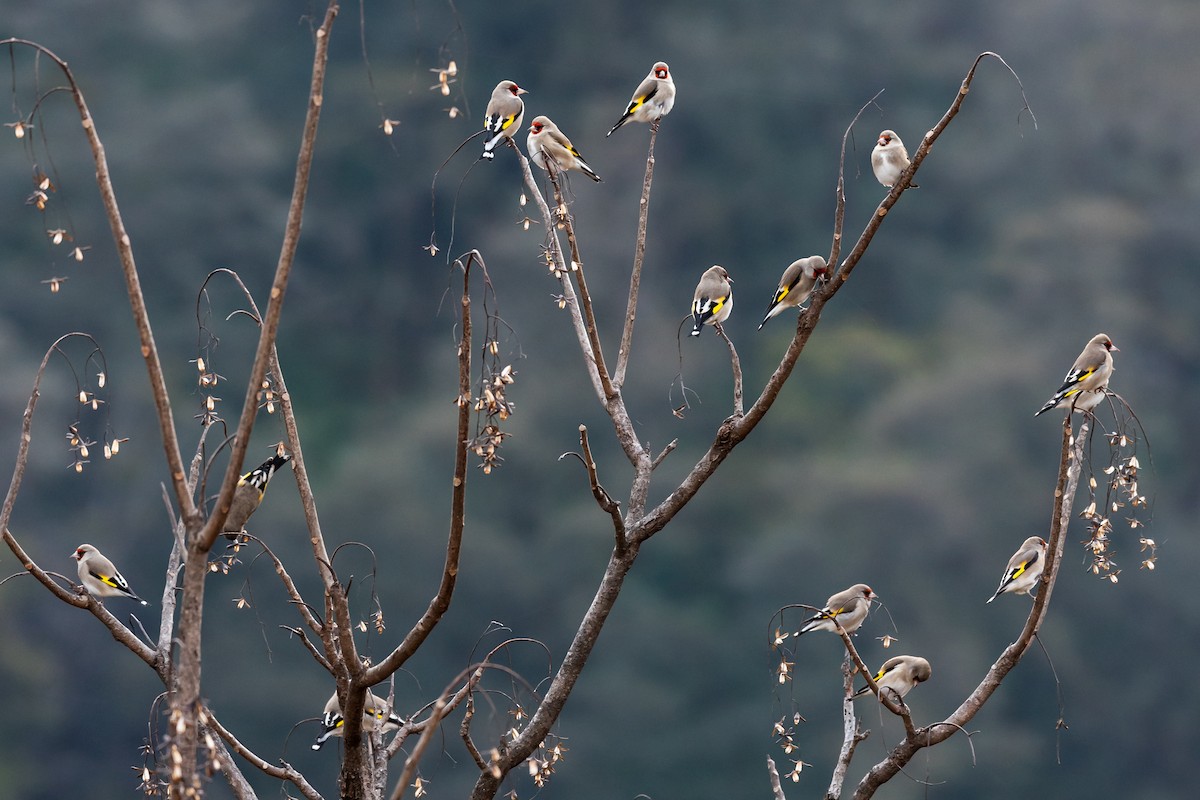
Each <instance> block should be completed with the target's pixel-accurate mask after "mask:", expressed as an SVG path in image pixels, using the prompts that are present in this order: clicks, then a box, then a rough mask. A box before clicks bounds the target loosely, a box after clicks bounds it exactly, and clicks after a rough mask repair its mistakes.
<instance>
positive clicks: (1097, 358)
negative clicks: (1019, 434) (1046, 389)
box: [1034, 333, 1120, 417]
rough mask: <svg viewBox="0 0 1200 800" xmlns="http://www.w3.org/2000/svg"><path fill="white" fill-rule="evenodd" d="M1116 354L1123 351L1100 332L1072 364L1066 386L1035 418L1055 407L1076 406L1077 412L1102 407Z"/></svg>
mask: <svg viewBox="0 0 1200 800" xmlns="http://www.w3.org/2000/svg"><path fill="white" fill-rule="evenodd" d="M1114 351H1115V352H1120V348H1118V347H1116V346H1115V345H1113V343H1112V339H1110V338H1108V334H1106V333H1097V334H1096V335H1095V336H1093V337H1092V340H1091V341H1090V342H1088V343H1087V347H1085V348H1083V352H1082V353H1080V354H1079V358H1077V359H1075V363H1074V364H1072V365H1071V369H1070V371H1069V372H1067V377H1065V378H1064V379H1063V385H1062V386H1061V387H1060V388H1059V390H1058V391H1057V392H1055V393H1054V396H1053V397H1051V398H1050V399H1049V400H1048V401H1046V405H1044V406H1042V408H1041V410H1040V411H1038V412H1037V413H1036V414H1034V416H1035V417H1039V416H1041V415H1042V414H1045V413H1046V412H1047V411H1049V410H1050V409H1052V408H1071V407H1072V405H1074V408H1075V410H1076V411H1091V410H1092V409H1093V408H1095V407H1096V406H1098V405H1100V401H1101V400H1103V399H1104V390H1105V389H1106V388H1108V379H1109V378H1111V377H1112V372H1113V357H1112V354H1113V352H1114Z"/></svg>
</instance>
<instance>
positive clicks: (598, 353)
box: [546, 157, 616, 405]
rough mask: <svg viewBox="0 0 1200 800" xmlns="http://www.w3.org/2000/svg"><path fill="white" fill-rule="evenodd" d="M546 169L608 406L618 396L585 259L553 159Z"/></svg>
mask: <svg viewBox="0 0 1200 800" xmlns="http://www.w3.org/2000/svg"><path fill="white" fill-rule="evenodd" d="M546 167H547V170H546V171H547V173H548V174H549V175H550V185H551V186H553V187H554V202H555V203H556V204H557V208H558V213H559V216H560V218H561V219H562V222H563V225H564V226H565V227H566V229H567V245H568V246H569V247H570V248H571V266H572V268H573V270H574V272H575V275H576V277H577V278H578V280H579V300H580V302H581V303H582V305H583V315H584V320H585V321H586V323H587V335H588V342H589V344H591V348H592V358H593V360H594V361H595V364H596V372H597V374H598V375H599V376H600V386H601V388H602V389H603V391H604V400H605V405H607V404H608V403H610V402H612V400H613V398H614V397H615V396H616V390H615V389H614V388H613V384H612V381H611V380H610V378H609V376H608V367H607V366H606V365H605V363H604V351H603V350H602V349H601V347H600V333H599V331H598V330H597V328H596V315H595V313H594V312H593V310H592V296H591V294H590V293H589V292H588V287H587V278H585V277H584V274H583V259H582V258H581V257H580V256H579V243H578V242H577V241H576V240H575V223H574V220H572V219H571V214H570V212H569V211H567V205H566V203H565V202H564V201H563V196H562V188H561V187H560V186H559V185H558V167H557V165H556V164H555V163H554V159H553V158H550V157H547V158H546Z"/></svg>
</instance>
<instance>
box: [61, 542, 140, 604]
mask: <svg viewBox="0 0 1200 800" xmlns="http://www.w3.org/2000/svg"><path fill="white" fill-rule="evenodd" d="M71 558H73V559H75V560H76V561H78V562H79V563H78V564H77V565H76V570H77V571H78V572H79V582H80V583H82V584H83V588H85V589H87V590H88V594H91V595H95V596H96V597H128V598H129V599H130V600H137V601H138V602H139V603H141V604H142V605H144V606H148V605H150V604H149V603H147V602H146V601H145V600H143V599H142V598H140V597H138V596H137V595H136V594H134V593H133V589H130V588H129V582H128V581H126V580H125V577H124V576H123V575H121V573H120V572H118V571H117V568H116V567H115V566H113V562H111V561H109V560H108V559H107V558H105V557H104V554H102V553H101V552H100V551H99V550H97V549H96V548H94V547H92V546H91V545H90V544H81V545H79V547H77V548H75V552H74V553H72V554H71Z"/></svg>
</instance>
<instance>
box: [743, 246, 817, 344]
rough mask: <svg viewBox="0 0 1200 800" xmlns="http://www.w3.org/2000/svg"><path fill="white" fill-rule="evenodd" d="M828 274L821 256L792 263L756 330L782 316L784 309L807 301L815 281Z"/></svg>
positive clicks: (815, 283) (781, 279) (780, 281)
mask: <svg viewBox="0 0 1200 800" xmlns="http://www.w3.org/2000/svg"><path fill="white" fill-rule="evenodd" d="M828 274H829V265H828V264H826V263H825V259H824V258H822V257H821V256H809V257H808V258H801V259H799V260H798V261H793V262H792V263H791V265H790V266H789V267H788V268H787V269H785V270H784V271H783V277H782V278H780V279H779V288H778V289H776V290H775V296H774V297H772V298H771V304H770V305H768V306H767V315H766V316H765V317H763V321H762V322H760V323H758V329H759V330H760V331H761V330H762V327H763V325H766V324H767V320H769V319H770V318H771V317H775V316H778V315H779V314H782V313H783V311H784V309H787V308H795V307H796V306H798V305H800V304H801V303H803V302H804V301H805V300H807V299H808V296H809V295H810V294H812V290H813V288H814V287H815V286H816V285H817V279H818V278H822V279H823V278H824V277H825V276H826V275H828Z"/></svg>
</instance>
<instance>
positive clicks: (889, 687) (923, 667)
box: [854, 656, 933, 700]
mask: <svg viewBox="0 0 1200 800" xmlns="http://www.w3.org/2000/svg"><path fill="white" fill-rule="evenodd" d="M932 674H933V669H932V668H931V667H930V666H929V662H928V661H926V660H925V659H923V658H921V657H920V656H894V657H892V658H889V659H888V660H887V661H885V662H883V666H882V667H880V668H879V672H877V673H875V685H876V686H878V687H879V693H880V694H883V693H884V692H887V694H888V696H890V697H891V698H892V699H893V700H902V699H903V698H904V695H906V694H908V693H909V692H911V691H912V688H913V687H914V686H916V685H917V684H918V683H923V682H925V681H927V680H929V676H930V675H932ZM870 693H871V687H870V686H869V685H868V686H864V687H862V688H861V689H859V690H858V691H857V692H855V693H854V696H855V697H862V696H863V695H865V694H870Z"/></svg>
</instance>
